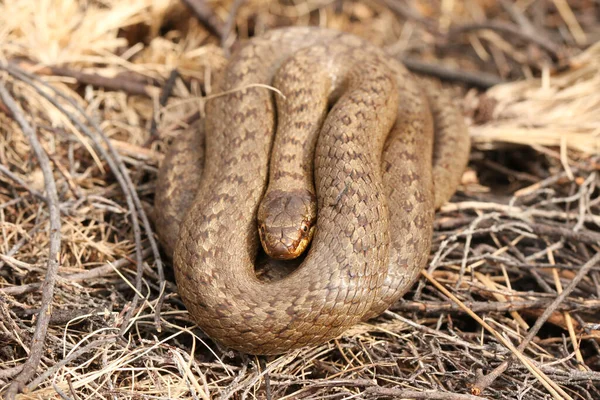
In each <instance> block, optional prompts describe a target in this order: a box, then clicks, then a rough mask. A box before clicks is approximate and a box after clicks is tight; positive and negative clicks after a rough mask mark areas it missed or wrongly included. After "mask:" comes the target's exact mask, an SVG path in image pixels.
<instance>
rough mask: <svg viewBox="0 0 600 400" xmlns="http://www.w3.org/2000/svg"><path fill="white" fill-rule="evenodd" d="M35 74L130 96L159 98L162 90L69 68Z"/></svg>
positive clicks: (42, 69) (49, 68)
mask: <svg viewBox="0 0 600 400" xmlns="http://www.w3.org/2000/svg"><path fill="white" fill-rule="evenodd" d="M9 65H10V66H11V67H13V68H19V69H23V70H28V69H32V67H33V65H29V62H27V63H26V62H24V61H21V62H18V63H17V62H10V63H9ZM35 73H36V74H40V75H56V76H65V77H69V78H73V79H75V80H76V81H77V82H78V83H81V84H84V85H92V86H95V87H98V88H103V89H107V90H114V91H117V92H121V91H122V92H125V93H127V94H130V95H139V96H145V97H150V98H153V97H155V96H158V94H159V93H160V89H159V88H158V87H156V86H153V85H148V84H146V83H143V82H140V81H138V80H134V79H130V78H128V77H125V76H115V77H110V76H104V75H99V74H89V73H86V72H81V71H77V70H74V69H71V68H68V67H61V66H44V67H39V68H35Z"/></svg>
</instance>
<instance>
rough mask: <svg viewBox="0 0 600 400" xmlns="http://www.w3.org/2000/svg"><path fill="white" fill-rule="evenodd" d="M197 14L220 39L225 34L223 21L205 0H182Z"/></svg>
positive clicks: (199, 19) (203, 23)
mask: <svg viewBox="0 0 600 400" xmlns="http://www.w3.org/2000/svg"><path fill="white" fill-rule="evenodd" d="M181 2H182V3H183V4H185V5H186V6H187V7H188V8H189V9H190V10H191V11H192V12H193V13H194V15H195V16H196V18H197V19H198V21H199V22H200V23H201V24H202V25H204V26H205V27H206V28H207V29H208V30H209V31H211V32H212V33H213V34H215V35H217V36H218V37H219V39H222V38H223V37H224V36H225V33H224V32H225V29H224V27H223V23H222V22H221V20H220V19H219V18H218V17H217V15H216V14H215V13H214V12H213V11H212V10H211V9H210V7H209V6H208V5H207V4H206V1H204V0H181Z"/></svg>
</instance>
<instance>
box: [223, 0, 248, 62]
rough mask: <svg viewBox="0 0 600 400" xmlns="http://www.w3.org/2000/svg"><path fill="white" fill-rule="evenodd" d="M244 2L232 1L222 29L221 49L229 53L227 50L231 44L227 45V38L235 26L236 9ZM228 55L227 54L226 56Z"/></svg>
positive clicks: (239, 0) (242, 0) (240, 0)
mask: <svg viewBox="0 0 600 400" xmlns="http://www.w3.org/2000/svg"><path fill="white" fill-rule="evenodd" d="M243 3H244V0H234V2H233V4H232V5H231V9H230V10H229V15H228V16H227V21H226V22H225V27H224V28H223V36H221V47H222V48H224V49H225V50H226V52H227V53H229V48H230V47H231V45H232V43H227V42H228V41H229V37H230V36H231V32H232V31H233V27H234V25H235V17H236V15H237V12H238V9H239V8H240V7H241V6H242V4H243ZM227 55H229V54H227Z"/></svg>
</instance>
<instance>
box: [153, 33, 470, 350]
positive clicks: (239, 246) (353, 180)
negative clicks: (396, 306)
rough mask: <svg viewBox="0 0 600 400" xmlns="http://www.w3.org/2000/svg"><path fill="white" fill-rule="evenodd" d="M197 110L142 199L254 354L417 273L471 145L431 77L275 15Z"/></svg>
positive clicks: (371, 301)
mask: <svg viewBox="0 0 600 400" xmlns="http://www.w3.org/2000/svg"><path fill="white" fill-rule="evenodd" d="M203 112H204V115H203V118H202V119H201V120H200V121H199V123H198V124H196V125H195V126H190V127H189V128H188V129H184V130H182V131H181V133H180V134H179V136H177V138H176V139H175V140H174V141H173V142H172V143H171V145H170V147H169V149H168V151H167V153H166V155H165V158H164V159H163V161H162V163H161V165H160V167H159V171H158V176H157V184H156V191H155V200H154V209H155V216H156V220H155V224H156V231H157V235H158V238H159V241H160V243H161V245H162V247H163V249H164V251H165V253H166V254H167V255H168V257H170V259H171V260H172V265H173V270H174V275H175V280H176V283H177V290H178V292H179V295H180V297H181V299H182V301H183V303H184V305H185V307H186V308H187V310H188V312H189V314H190V316H191V317H192V319H193V321H194V322H195V323H196V324H197V326H198V327H199V328H200V329H201V330H202V331H203V332H204V333H205V334H206V335H207V336H209V337H210V338H212V339H213V340H214V341H215V342H216V343H218V344H219V345H221V346H224V347H226V348H231V349H235V350H238V351H240V352H243V353H247V354H256V355H276V354H282V353H287V352H289V351H292V350H295V349H299V348H302V347H304V346H315V345H320V344H323V343H325V342H327V341H328V340H331V339H333V338H336V337H338V336H340V335H342V334H343V333H344V332H345V331H347V330H348V329H349V328H351V327H352V326H354V325H356V324H358V323H361V322H363V321H367V320H369V319H371V318H374V317H377V316H378V315H380V314H381V313H383V312H384V311H385V310H386V309H388V308H389V307H390V305H392V304H393V303H394V302H396V301H398V300H399V299H400V298H401V297H402V296H403V295H404V294H405V293H406V292H407V291H408V290H409V289H410V287H411V286H412V285H413V284H414V283H415V282H416V280H417V279H418V277H419V274H420V272H421V270H422V269H423V268H424V267H425V265H426V264H427V261H428V257H429V252H430V249H431V245H432V237H433V221H434V214H435V210H436V209H437V208H439V207H440V206H441V205H442V204H444V203H445V202H447V201H448V200H449V199H450V197H451V196H452V195H453V194H454V193H455V191H456V190H457V187H458V185H459V184H460V180H461V176H462V173H463V171H464V169H465V168H466V165H467V163H468V158H469V152H470V140H469V135H468V129H467V126H466V122H465V120H464V117H463V116H462V114H461V112H460V109H459V107H458V106H457V105H456V104H455V101H454V100H453V99H452V97H451V96H449V95H447V94H446V93H445V91H444V90H441V88H440V87H439V86H438V85H435V84H433V83H431V82H429V81H426V80H424V79H422V78H420V77H417V76H416V75H414V74H412V73H411V72H409V71H408V70H407V69H406V67H405V66H404V65H403V64H402V63H401V62H400V61H398V60H397V59H395V58H394V57H392V56H390V55H389V54H387V53H386V52H385V51H384V50H383V49H382V48H380V47H378V46H376V45H374V44H372V43H371V42H369V41H367V40H366V39H363V38H360V37H359V36H357V35H353V34H351V33H345V32H341V31H338V30H335V29H330V28H322V27H284V28H277V29H273V30H269V31H267V32H266V33H263V34H261V35H257V36H254V37H252V38H250V39H248V40H247V41H245V42H244V43H243V44H242V45H241V46H239V47H238V48H237V49H236V50H235V51H234V52H233V53H232V54H231V56H230V57H229V59H228V60H227V63H226V65H225V66H224V67H223V68H222V69H220V70H219V71H218V72H217V73H216V74H215V78H214V84H213V86H212V92H211V95H210V96H208V97H207V98H206V101H205V105H204V109H203ZM265 242H269V243H271V244H269V243H265ZM273 243H274V244H273ZM269 245H271V246H272V248H271V250H269V249H268V246H269Z"/></svg>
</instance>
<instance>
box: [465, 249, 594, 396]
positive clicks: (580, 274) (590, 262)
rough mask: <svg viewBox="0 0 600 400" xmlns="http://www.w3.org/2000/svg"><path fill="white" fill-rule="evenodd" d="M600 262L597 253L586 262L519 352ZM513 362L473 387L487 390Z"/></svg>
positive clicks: (552, 304) (520, 348)
mask: <svg viewBox="0 0 600 400" xmlns="http://www.w3.org/2000/svg"><path fill="white" fill-rule="evenodd" d="M599 262H600V252H598V253H596V255H594V256H593V257H592V258H591V259H589V260H588V262H586V263H585V264H584V265H583V266H582V267H581V269H580V270H579V272H578V273H577V275H575V277H574V278H573V280H571V283H569V285H568V286H567V287H566V288H565V289H564V290H563V291H562V293H560V294H559V295H558V296H556V298H555V299H554V301H553V302H552V303H550V305H548V307H547V308H546V309H545V310H544V312H543V313H542V315H540V316H539V318H538V319H537V320H536V321H535V324H534V325H533V326H532V327H531V329H529V332H528V333H527V336H525V338H524V339H523V341H522V342H521V344H519V346H518V347H517V350H518V351H520V352H522V351H523V350H525V348H526V347H527V346H528V345H529V343H530V342H531V340H533V338H534V337H535V335H537V333H538V332H539V330H540V328H541V327H542V325H544V323H545V322H546V321H547V320H548V318H550V316H551V315H552V314H553V313H554V312H556V311H557V310H558V306H559V305H560V304H561V303H562V302H563V301H564V300H565V299H566V298H567V296H568V295H569V294H570V293H571V292H572V291H573V290H575V288H576V287H577V285H578V284H579V282H581V280H582V279H583V278H585V276H586V275H587V274H588V272H589V271H590V270H591V269H592V267H593V266H594V265H596V264H597V263H599ZM511 361H512V358H511V359H508V360H506V361H504V362H503V363H502V364H500V365H499V366H497V367H496V368H495V369H494V370H493V371H492V372H490V373H489V374H487V375H484V376H483V377H481V378H480V379H478V380H477V382H476V383H475V384H474V385H473V387H474V388H477V389H478V390H480V391H483V390H485V388H487V387H488V386H490V385H491V384H492V383H493V382H494V381H495V380H496V378H498V377H499V376H500V375H501V374H502V373H504V371H506V369H507V368H508V366H509V365H510V362H511Z"/></svg>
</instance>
